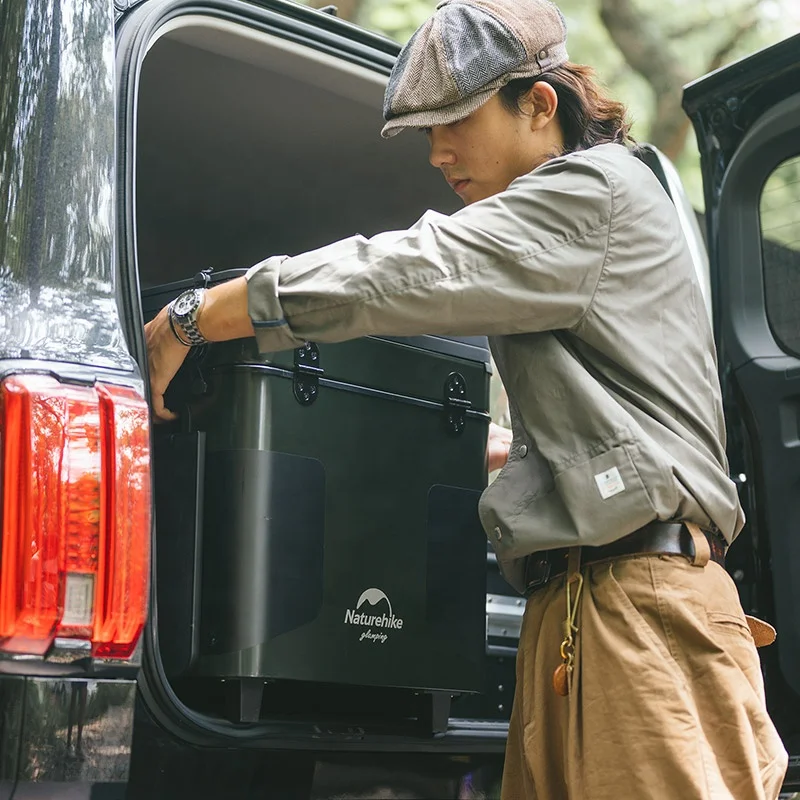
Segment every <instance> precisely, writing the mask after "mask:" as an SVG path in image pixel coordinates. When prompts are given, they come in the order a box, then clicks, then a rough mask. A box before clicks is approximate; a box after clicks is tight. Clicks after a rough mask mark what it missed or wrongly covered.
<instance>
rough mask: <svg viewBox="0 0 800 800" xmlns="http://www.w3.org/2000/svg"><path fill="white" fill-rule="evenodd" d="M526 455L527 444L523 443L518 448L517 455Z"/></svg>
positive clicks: (523, 456) (522, 456)
mask: <svg viewBox="0 0 800 800" xmlns="http://www.w3.org/2000/svg"><path fill="white" fill-rule="evenodd" d="M526 455H528V445H526V444H524V445H522V447H520V449H519V457H520V458H525V456H526Z"/></svg>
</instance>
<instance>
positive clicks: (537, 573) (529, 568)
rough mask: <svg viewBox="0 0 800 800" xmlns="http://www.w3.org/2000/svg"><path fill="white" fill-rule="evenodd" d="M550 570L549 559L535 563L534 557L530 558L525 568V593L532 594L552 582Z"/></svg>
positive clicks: (537, 560)
mask: <svg viewBox="0 0 800 800" xmlns="http://www.w3.org/2000/svg"><path fill="white" fill-rule="evenodd" d="M550 569H551V564H550V560H549V559H548V558H537V559H536V560H535V561H533V560H532V557H529V558H528V563H527V564H526V567H525V591H526V592H529V593H530V592H532V591H533V590H534V589H539V588H540V587H542V586H544V585H545V584H546V583H547V581H549V580H550Z"/></svg>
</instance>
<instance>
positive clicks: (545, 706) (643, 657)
mask: <svg viewBox="0 0 800 800" xmlns="http://www.w3.org/2000/svg"><path fill="white" fill-rule="evenodd" d="M583 575H584V587H583V592H582V596H581V599H580V605H579V607H578V617H577V620H578V626H579V629H580V630H579V633H578V634H577V637H576V660H575V671H574V680H573V683H572V689H571V692H570V694H569V696H568V697H560V696H558V695H557V694H556V693H555V691H554V689H553V672H554V670H555V669H556V667H557V666H558V665H559V663H561V658H560V655H559V645H560V642H561V639H562V637H563V628H564V619H565V615H566V597H565V588H564V579H563V578H562V579H558V580H555V581H553V582H552V583H551V584H549V585H547V586H546V587H544V588H542V589H540V590H539V591H538V592H535V593H534V594H533V595H532V596H531V597H530V598H529V599H528V602H527V606H526V609H525V617H524V621H523V626H522V634H521V637H520V648H519V654H518V656H517V690H516V695H515V698H514V708H513V711H512V714H511V724H510V730H509V738H508V746H507V751H506V762H505V771H504V774H503V788H502V800H562V798H570V800H612V799H613V800H640V799H641V800H662V799H663V800H695V799H696V800H701V799H702V800H731V798H734V799H735V800H775V798H777V797H778V794H779V792H780V788H781V783H782V780H783V776H784V773H785V771H786V767H787V755H786V752H785V750H784V748H783V745H782V743H781V741H780V739H779V737H778V734H777V732H776V731H775V728H774V726H773V724H772V721H771V720H770V718H769V716H768V715H767V711H766V707H765V704H764V686H763V681H762V676H761V669H760V664H759V658H758V653H757V651H756V648H755V646H754V644H753V639H752V637H751V635H750V632H749V629H748V627H747V623H746V621H745V618H744V614H743V612H742V609H741V605H740V603H739V598H738V595H737V592H736V587H735V586H734V583H733V581H732V580H731V578H730V577H729V576H728V574H727V572H725V570H724V569H723V568H722V567H720V566H719V565H717V564H715V563H713V562H711V563H708V564H707V565H706V566H695V565H693V564H691V563H690V562H689V560H688V559H686V558H684V557H682V556H638V557H632V558H625V559H621V560H617V561H614V562H613V563H609V562H606V563H603V564H598V565H593V566H589V567H586V568H584V569H583Z"/></svg>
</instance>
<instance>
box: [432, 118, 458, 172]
mask: <svg viewBox="0 0 800 800" xmlns="http://www.w3.org/2000/svg"><path fill="white" fill-rule="evenodd" d="M428 136H429V138H430V146H431V151H430V154H429V156H428V159H429V161H430V162H431V164H432V165H433V166H434V167H436V169H442V168H443V167H451V166H453V165H454V164H455V163H456V153H455V150H453V148H452V147H451V146H450V145H449V143H448V142H447V139H446V137H445V136H444V135H443V134H442V131H441V128H432V129H431V132H430V134H428Z"/></svg>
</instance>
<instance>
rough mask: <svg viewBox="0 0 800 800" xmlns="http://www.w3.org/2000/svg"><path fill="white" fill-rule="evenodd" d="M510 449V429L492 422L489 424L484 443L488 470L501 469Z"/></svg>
mask: <svg viewBox="0 0 800 800" xmlns="http://www.w3.org/2000/svg"><path fill="white" fill-rule="evenodd" d="M510 449H511V431H510V430H508V428H503V427H501V426H500V425H495V424H494V422H493V423H491V425H489V441H488V442H487V445H486V461H487V463H488V468H489V472H494V471H495V470H498V469H502V468H503V467H504V466H505V464H506V461H508V451H509V450H510Z"/></svg>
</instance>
